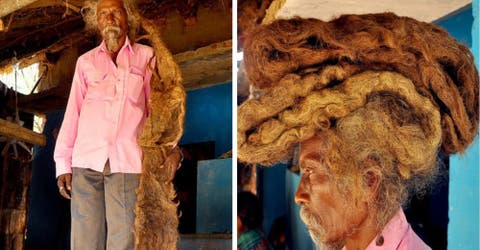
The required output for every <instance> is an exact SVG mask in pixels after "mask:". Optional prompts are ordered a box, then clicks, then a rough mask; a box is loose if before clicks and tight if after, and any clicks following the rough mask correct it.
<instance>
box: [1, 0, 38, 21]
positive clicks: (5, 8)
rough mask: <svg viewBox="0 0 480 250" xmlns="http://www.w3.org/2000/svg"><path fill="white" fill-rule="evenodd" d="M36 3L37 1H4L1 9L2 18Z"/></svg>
mask: <svg viewBox="0 0 480 250" xmlns="http://www.w3.org/2000/svg"><path fill="white" fill-rule="evenodd" d="M36 1H37V0H2V8H0V18H2V17H4V16H6V15H8V14H10V13H12V12H15V11H17V10H19V9H21V8H23V7H25V6H27V5H29V4H31V3H34V2H36Z"/></svg>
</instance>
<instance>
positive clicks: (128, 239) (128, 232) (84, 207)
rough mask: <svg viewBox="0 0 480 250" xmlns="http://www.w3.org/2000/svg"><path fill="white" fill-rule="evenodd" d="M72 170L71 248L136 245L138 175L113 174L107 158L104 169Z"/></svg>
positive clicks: (112, 248) (116, 248) (109, 249)
mask: <svg viewBox="0 0 480 250" xmlns="http://www.w3.org/2000/svg"><path fill="white" fill-rule="evenodd" d="M72 171H73V173H72V200H71V214H72V229H71V242H70V244H71V249H73V250H105V249H107V250H123V249H125V250H127V249H128V250H130V249H133V248H134V236H133V228H134V222H135V214H134V208H135V202H136V200H137V195H136V193H135V190H136V189H137V187H138V175H137V174H123V173H113V174H111V173H110V166H109V164H108V162H107V164H106V165H105V170H104V171H103V173H100V172H96V171H93V170H91V169H83V168H73V170H72Z"/></svg>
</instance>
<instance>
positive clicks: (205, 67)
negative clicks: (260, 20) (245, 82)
mask: <svg viewBox="0 0 480 250" xmlns="http://www.w3.org/2000/svg"><path fill="white" fill-rule="evenodd" d="M173 57H174V59H175V61H176V62H177V63H178V65H179V66H180V70H181V71H182V77H183V85H184V86H185V89H186V90H191V89H199V88H205V87H209V86H212V85H216V84H220V83H225V82H228V81H231V80H232V41H231V40H227V41H223V42H218V43H213V44H211V45H208V46H205V47H202V48H199V49H196V50H194V51H187V52H183V53H179V54H176V55H174V56H173Z"/></svg>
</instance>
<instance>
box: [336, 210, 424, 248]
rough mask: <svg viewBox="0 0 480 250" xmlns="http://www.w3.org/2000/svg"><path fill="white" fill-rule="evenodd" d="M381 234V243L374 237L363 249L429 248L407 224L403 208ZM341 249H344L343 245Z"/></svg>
mask: <svg viewBox="0 0 480 250" xmlns="http://www.w3.org/2000/svg"><path fill="white" fill-rule="evenodd" d="M381 235H382V236H383V239H384V241H383V245H381V246H377V244H376V240H377V238H375V239H374V240H373V241H372V242H370V244H369V245H368V247H367V248H366V249H365V250H380V249H383V250H406V249H408V250H424V249H425V250H427V249H428V250H429V249H431V248H430V247H429V246H427V245H426V244H425V243H424V242H423V241H422V240H421V239H420V237H418V236H417V234H415V232H414V231H413V230H412V227H410V224H408V222H407V219H406V218H405V214H404V213H403V210H402V209H400V210H399V211H398V212H397V213H396V214H395V216H393V218H392V219H391V220H390V221H389V222H388V223H387V225H386V226H385V227H384V228H383V230H382V233H381ZM342 250H346V248H345V247H343V249H342Z"/></svg>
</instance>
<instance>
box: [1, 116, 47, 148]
mask: <svg viewBox="0 0 480 250" xmlns="http://www.w3.org/2000/svg"><path fill="white" fill-rule="evenodd" d="M0 135H4V136H6V137H13V138H15V139H17V140H19V141H24V142H28V143H31V144H35V145H40V146H45V144H46V138H45V136H44V135H42V134H39V133H35V132H33V131H32V130H30V129H28V128H24V127H22V126H20V125H18V124H16V123H13V122H9V121H6V120H3V119H0Z"/></svg>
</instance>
